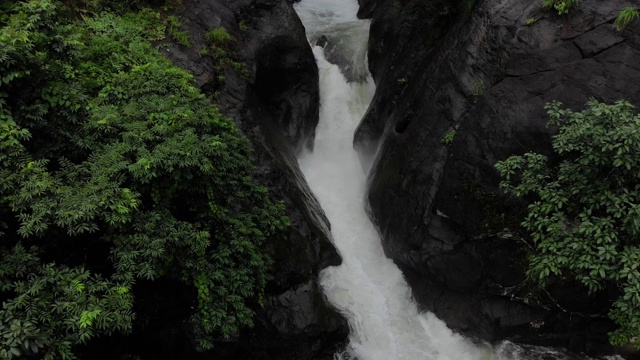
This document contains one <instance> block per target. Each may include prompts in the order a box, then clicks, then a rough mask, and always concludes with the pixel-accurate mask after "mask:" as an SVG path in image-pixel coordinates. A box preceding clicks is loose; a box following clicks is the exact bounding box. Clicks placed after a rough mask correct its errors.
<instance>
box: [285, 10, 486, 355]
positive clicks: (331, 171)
mask: <svg viewBox="0 0 640 360" xmlns="http://www.w3.org/2000/svg"><path fill="white" fill-rule="evenodd" d="M296 10H297V12H298V14H299V15H300V17H301V18H302V21H303V23H304V24H305V27H306V29H307V35H308V36H309V38H310V40H311V41H312V42H313V41H315V39H317V38H318V36H320V35H325V36H327V37H328V38H329V42H330V44H337V46H338V47H342V49H338V50H337V51H343V52H346V53H347V54H348V56H347V58H349V57H351V59H350V60H351V61H349V62H347V63H345V64H342V65H343V67H348V66H352V67H364V68H365V69H366V62H365V61H364V60H365V59H364V56H362V55H363V54H362V49H364V48H365V47H366V44H367V38H366V37H367V34H368V27H369V23H368V22H367V21H362V20H358V19H357V18H356V16H355V14H356V12H357V3H356V2H355V1H344V0H342V1H336V0H303V1H302V2H301V3H299V4H297V5H296ZM347 35H350V36H347ZM345 38H347V41H345V40H344V39H345ZM338 39H339V40H338ZM332 41H333V43H332ZM313 51H314V54H315V57H316V60H317V63H318V68H319V75H320V101H321V102H320V122H319V124H318V128H317V129H316V138H315V145H314V150H313V152H311V153H305V154H302V155H301V156H300V158H299V164H300V168H301V169H302V172H303V173H304V175H305V177H306V179H307V181H308V183H309V186H310V187H311V189H312V190H313V192H314V193H315V195H316V197H317V198H318V200H319V202H320V204H321V205H322V208H323V209H324V211H325V212H326V214H327V217H328V219H329V221H330V223H331V232H332V236H333V240H334V243H335V245H336V247H337V248H338V250H339V252H340V254H341V255H342V259H343V263H342V265H341V266H337V267H330V268H327V269H325V270H324V271H323V272H322V273H321V280H320V281H321V285H322V288H323V290H324V292H325V294H326V295H327V297H328V298H329V300H330V301H331V303H333V304H334V305H335V306H336V307H337V308H338V309H339V310H340V311H341V312H342V313H343V314H345V315H346V317H347V318H348V320H349V325H350V328H351V335H350V345H349V349H348V350H347V352H346V353H345V354H343V355H342V356H343V357H344V358H352V357H357V358H358V359H360V360H393V359H397V360H404V359H406V360H414V359H434V360H435V359H438V360H465V359H469V360H471V359H473V360H478V359H482V358H487V357H484V356H482V355H481V354H479V350H478V348H477V347H476V346H474V345H473V344H471V343H469V342H468V341H466V340H465V339H463V338H462V337H460V336H458V335H456V334H454V333H452V332H451V331H450V330H449V329H447V327H446V326H445V325H444V324H443V323H442V322H441V321H440V320H438V319H437V318H436V317H435V316H433V315H432V314H428V313H427V314H420V313H419V312H418V309H417V307H416V305H415V303H414V302H413V301H412V300H411V291H410V289H409V286H408V285H407V283H406V281H405V280H404V278H403V275H402V273H401V271H400V270H399V269H398V267H397V266H396V265H395V264H394V263H393V261H391V260H390V259H388V258H387V257H385V255H384V252H383V250H382V245H381V242H380V237H379V234H378V232H377V231H376V229H375V227H374V226H373V224H372V223H371V221H370V220H369V218H368V217H367V214H366V213H365V210H364V203H363V197H364V192H365V183H366V174H365V172H364V171H363V169H362V166H361V165H360V161H359V159H358V155H357V154H356V152H355V151H354V150H353V146H352V140H353V133H354V130H355V128H356V126H357V125H358V122H359V121H360V119H361V118H362V116H363V115H364V113H365V111H366V109H367V106H368V105H369V102H370V101H371V98H372V96H373V92H374V90H375V87H374V85H373V81H372V80H371V77H370V76H369V77H368V78H367V80H366V81H362V82H351V83H349V82H347V80H346V79H345V76H344V75H343V73H342V72H341V71H340V68H339V67H338V66H337V65H335V64H331V63H329V62H328V61H327V60H326V59H325V54H324V49H323V48H321V47H319V46H315V47H314V49H313ZM357 62H360V63H357ZM356 71H357V70H356ZM478 355H480V357H479V356H478ZM489 358H490V357H489Z"/></svg>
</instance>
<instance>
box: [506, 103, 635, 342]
mask: <svg viewBox="0 0 640 360" xmlns="http://www.w3.org/2000/svg"><path fill="white" fill-rule="evenodd" d="M546 109H547V111H548V114H549V116H550V117H551V121H550V124H552V125H557V126H559V134H558V135H556V136H555V137H554V139H553V149H554V151H555V152H556V154H558V155H559V157H560V162H559V163H557V164H555V163H550V162H549V160H548V159H547V157H546V156H544V155H541V154H536V153H526V154H524V155H523V156H512V157H510V158H508V159H507V160H505V161H502V162H499V163H498V164H496V168H497V169H498V171H499V172H500V174H501V176H502V177H503V178H504V181H503V182H502V183H501V186H502V187H503V188H504V189H505V190H506V191H507V192H508V193H511V194H513V195H516V196H519V197H526V196H532V197H533V199H534V201H533V202H532V203H531V204H530V205H529V207H528V215H527V217H526V219H525V221H524V222H523V223H522V225H523V227H524V229H526V231H528V232H529V233H530V235H531V238H532V239H533V241H534V243H535V249H536V251H535V252H534V253H533V254H532V255H531V257H530V263H529V270H528V275H529V277H530V278H532V279H533V280H535V281H538V282H540V283H541V284H543V285H544V284H545V283H547V282H548V281H549V280H550V279H552V278H559V277H569V278H574V279H576V280H578V281H580V282H581V283H582V284H584V285H585V286H586V287H587V288H588V289H589V291H590V292H594V291H598V290H600V289H602V288H604V287H605V286H607V285H611V286H614V285H615V286H617V287H618V288H619V290H620V293H621V295H620V297H618V298H617V299H616V300H615V302H614V303H613V305H612V308H611V310H610V312H609V316H610V317H611V318H612V319H613V320H614V321H615V322H616V323H617V324H618V325H619V328H618V329H617V330H616V331H615V332H613V333H611V334H610V340H611V342H612V343H613V344H616V345H622V344H625V343H627V342H629V341H630V340H631V339H634V338H637V337H638V336H640V268H639V267H640V241H639V239H640V185H638V184H640V172H639V171H638V169H640V156H638V154H640V115H634V114H633V106H632V105H631V104H629V103H628V102H626V101H618V102H616V103H615V104H612V105H607V104H603V103H600V102H597V101H595V100H591V101H589V103H588V107H587V109H586V110H584V111H581V112H573V111H571V110H568V109H563V108H561V104H560V103H558V102H553V103H550V104H548V105H547V107H546Z"/></svg>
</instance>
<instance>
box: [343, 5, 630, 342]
mask: <svg viewBox="0 0 640 360" xmlns="http://www.w3.org/2000/svg"><path fill="white" fill-rule="evenodd" d="M360 5H361V8H360V13H359V15H360V16H363V17H371V18H372V19H373V20H372V24H371V37H370V40H369V65H370V68H371V71H372V73H373V76H374V80H375V82H376V85H377V91H376V94H375V96H374V99H373V102H372V104H371V106H370V107H369V109H368V111H367V114H366V115H365V117H364V119H363V120H362V122H361V124H360V125H359V127H358V130H357V132H356V134H355V138H354V143H355V146H356V147H357V148H360V149H361V150H363V152H365V153H366V152H371V151H372V150H374V149H376V148H379V151H378V153H377V157H376V159H375V160H373V162H374V163H373V169H372V172H371V174H370V177H369V193H368V201H369V206H370V214H371V217H372V218H373V219H374V221H375V222H376V224H377V226H378V228H379V230H380V232H381V233H382V235H383V245H384V248H385V252H386V254H387V255H388V256H390V257H391V258H393V259H394V260H395V262H396V263H397V264H398V265H399V266H400V267H401V268H402V270H403V271H404V273H405V275H406V277H407V279H408V280H409V282H410V284H411V286H412V288H413V290H414V295H415V297H416V298H417V300H418V301H419V303H420V304H421V305H422V306H423V307H424V308H425V309H429V310H432V311H434V312H435V313H436V314H437V315H438V316H439V317H441V318H442V319H443V320H445V321H446V322H447V323H448V324H449V326H451V327H452V328H454V329H457V330H460V331H462V332H464V333H466V334H468V335H472V336H476V337H479V338H482V339H485V340H489V341H497V340H501V339H511V340H514V341H519V342H523V343H531V344H542V345H553V346H562V347H567V348H569V349H571V350H574V351H578V352H583V351H584V352H588V353H594V354H595V353H602V352H610V351H612V349H611V348H610V347H609V346H608V344H607V332H608V331H610V330H611V329H612V324H611V322H610V321H609V320H607V318H606V309H607V306H608V304H609V301H610V298H609V297H608V296H610V295H612V294H607V293H606V292H603V293H599V294H597V295H594V296H588V295H587V294H586V293H585V292H584V291H583V290H581V288H580V287H579V286H576V285H574V284H571V283H569V282H565V283H558V284H556V285H555V286H551V287H550V288H549V290H548V292H544V291H540V290H538V289H536V288H535V287H533V286H532V285H531V284H528V283H527V282H523V281H524V280H525V278H524V272H523V271H524V269H525V267H526V259H525V258H526V254H527V252H528V251H530V250H529V246H528V245H527V243H526V242H525V241H522V240H516V239H518V235H517V233H515V232H514V231H506V232H505V231H503V229H505V228H510V229H512V230H517V228H518V224H519V222H520V221H521V219H522V215H523V208H522V204H521V203H519V202H517V201H514V200H512V199H508V198H505V197H504V196H503V195H502V194H501V193H500V192H499V191H498V183H499V177H498V174H497V172H496V171H495V169H494V164H495V163H496V162H498V161H500V160H504V159H506V158H507V157H508V156H510V155H513V154H522V153H524V152H527V151H535V152H541V153H544V154H547V155H552V151H551V136H552V135H553V134H554V131H556V129H554V128H552V127H547V126H546V123H547V120H548V118H547V116H546V112H545V110H544V105H545V104H546V103H547V102H549V101H552V100H559V101H561V102H563V103H564V104H565V105H567V106H569V107H571V108H574V109H580V108H582V107H583V106H584V104H585V103H586V102H587V100H588V99H589V98H591V97H595V98H596V99H598V100H601V101H605V102H613V101H615V100H618V99H621V98H623V99H627V100H629V101H631V102H632V103H634V104H640V71H639V69H640V65H638V64H640V62H638V59H640V51H639V49H640V47H639V46H638V43H639V42H640V26H631V27H629V28H627V29H625V30H624V31H622V32H616V31H615V30H613V29H612V27H611V24H612V22H613V19H614V18H615V17H616V16H617V13H618V12H619V10H620V9H622V8H624V7H626V6H633V5H634V4H633V2H632V1H625V0H615V1H610V2H606V3H603V2H601V1H597V0H584V1H582V2H581V3H580V6H579V8H578V10H577V11H575V12H574V13H572V14H570V15H569V16H568V17H559V16H557V15H556V14H554V13H552V12H548V11H544V10H543V9H542V8H541V2H539V1H529V0H507V1H504V0H502V1H498V0H484V1H450V2H442V1H426V2H425V1H418V0H415V1H412V0H405V1H392V0H361V2H360ZM364 161H365V162H366V161H370V160H367V159H364ZM567 289H570V291H567Z"/></svg>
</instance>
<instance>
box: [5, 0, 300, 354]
mask: <svg viewBox="0 0 640 360" xmlns="http://www.w3.org/2000/svg"><path fill="white" fill-rule="evenodd" d="M74 11H76V10H75V8H70V7H66V6H65V3H58V2H55V1H51V0H26V1H22V2H17V3H15V4H12V5H11V6H4V5H3V6H1V7H0V19H2V22H1V23H0V24H2V27H1V28H0V74H1V76H0V219H1V220H3V221H5V222H6V223H7V226H8V228H7V229H4V230H3V232H2V233H0V301H2V304H3V307H2V308H1V309H0V358H3V359H15V358H20V357H21V356H32V355H34V354H36V353H37V354H38V355H37V356H38V357H42V358H44V359H54V358H55V359H58V358H62V359H73V358H74V355H73V347H74V346H75V345H78V344H83V343H86V342H88V341H90V340H91V339H92V338H94V337H97V336H104V335H109V334H112V333H114V332H120V333H124V334H126V333H128V332H130V331H131V330H132V327H133V321H134V318H135V314H134V313H133V312H132V309H133V303H134V302H135V301H136V299H137V298H138V297H140V296H144V294H141V293H139V292H138V291H137V290H136V289H137V288H136V283H137V282H138V281H139V280H142V279H146V280H156V279H160V278H172V279H176V280H179V281H182V282H183V283H184V284H186V285H188V286H190V287H191V289H192V291H193V294H192V296H193V304H194V306H195V309H194V310H193V312H192V314H191V318H190V320H189V321H188V323H189V324H190V325H191V333H192V334H194V339H193V341H194V344H195V347H196V348H197V349H199V350H204V349H210V348H211V347H212V346H213V340H214V339H217V338H221V337H222V338H225V337H230V336H233V335H235V334H236V333H237V332H238V331H239V329H240V328H241V327H243V326H251V325H252V315H253V312H252V310H251V309H250V305H249V304H250V303H257V302H259V301H260V299H261V298H262V296H263V295H262V294H263V291H264V286H265V283H266V281H267V279H268V276H269V275H268V271H269V268H270V266H271V262H272V261H271V258H270V256H269V251H268V247H267V242H268V240H269V239H271V238H273V237H276V236H280V234H282V232H283V231H284V230H285V229H286V227H287V226H288V224H289V223H288V219H287V218H286V217H285V216H284V207H283V205H282V204H278V203H274V202H272V201H271V200H270V198H269V196H268V194H267V190H266V188H264V187H262V186H259V185H258V184H257V183H256V182H255V180H254V179H253V173H254V165H253V164H252V161H251V159H252V155H251V149H250V145H249V143H248V141H247V140H246V139H245V138H244V137H243V136H242V135H241V134H240V133H239V131H238V130H237V129H236V128H235V125H234V123H233V122H232V121H231V120H230V119H227V118H225V117H223V116H222V115H221V114H220V113H219V111H218V110H217V109H216V108H215V107H213V106H212V105H211V104H210V103H209V101H208V100H207V99H206V98H205V96H204V95H203V94H201V93H200V92H199V91H198V89H196V88H195V87H194V86H193V82H194V81H193V77H192V76H191V75H189V74H188V73H186V72H185V71H183V70H180V69H178V68H176V67H174V66H173V65H172V64H170V63H169V62H168V61H167V60H165V59H163V58H162V57H161V55H160V54H159V52H158V51H157V50H156V49H154V48H153V47H152V46H151V45H150V42H151V41H154V40H159V39H162V37H163V36H164V34H165V24H164V21H163V20H162V17H161V16H160V14H159V13H158V12H156V11H154V10H151V9H144V8H143V9H140V10H139V11H137V12H135V13H132V12H127V11H122V12H121V13H117V14H116V13H114V12H111V11H108V9H107V10H105V8H102V7H101V8H100V9H99V11H98V10H96V11H95V12H92V11H91V8H89V7H88V5H87V4H85V7H83V8H82V16H77V14H76V13H75V12H74ZM168 21H169V22H170V21H171V20H168ZM169 25H171V24H169ZM187 306H191V305H190V304H187Z"/></svg>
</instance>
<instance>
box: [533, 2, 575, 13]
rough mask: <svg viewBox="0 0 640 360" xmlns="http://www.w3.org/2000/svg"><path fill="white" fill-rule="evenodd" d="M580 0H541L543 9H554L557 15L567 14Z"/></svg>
mask: <svg viewBox="0 0 640 360" xmlns="http://www.w3.org/2000/svg"><path fill="white" fill-rule="evenodd" d="M579 3H580V0H542V7H543V8H544V9H545V10H555V11H556V12H557V13H558V15H567V14H568V13H569V12H570V11H573V10H574V9H575V8H577V7H578V4H579Z"/></svg>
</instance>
